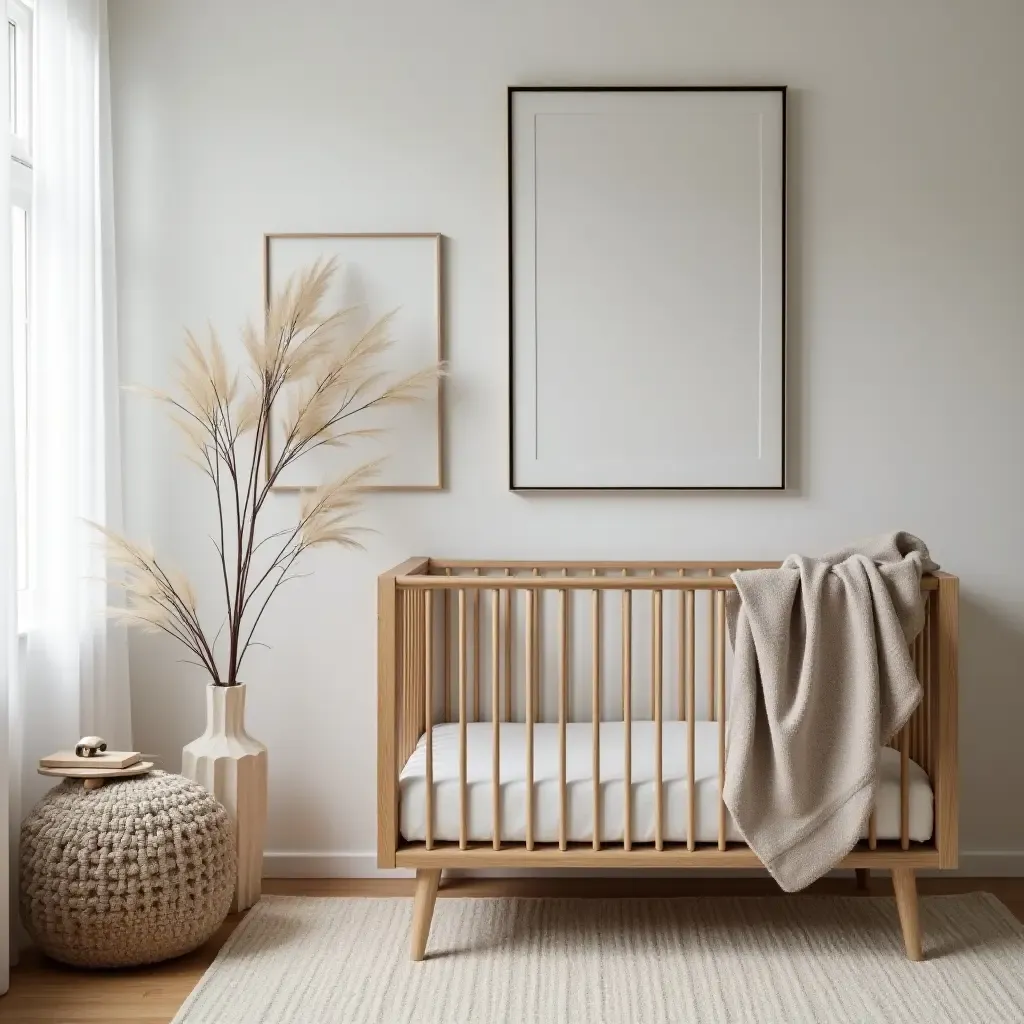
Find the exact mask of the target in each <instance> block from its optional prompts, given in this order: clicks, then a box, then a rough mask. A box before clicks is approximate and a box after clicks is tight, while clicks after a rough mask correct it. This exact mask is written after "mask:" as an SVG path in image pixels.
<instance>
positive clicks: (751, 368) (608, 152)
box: [508, 86, 786, 490]
mask: <svg viewBox="0 0 1024 1024" xmlns="http://www.w3.org/2000/svg"><path fill="white" fill-rule="evenodd" d="M508 145H509V149H508V159H509V169H508V170H509V261H510V263H509V268H510V270H509V276H510V289H511V297H510V366H509V377H510V421H511V422H510V453H509V455H510V458H509V464H510V472H509V478H510V486H511V488H512V489H513V490H534V489H536V490H549V489H554V490H563V489H564V490H574V489H583V490H602V489H630V490H633V489H640V490H643V489H659V490H660V489H691V488H692V489H782V488H784V487H785V482H786V481H785V454H786V452H785V449H786V439H785V287H786V284H785V259H786V256H785V247H786V238H785V211H786V206H785V187H786V164H785V160H786V90H785V87H783V86H778V87H758V88H746V87H743V88H740V87H736V88H732V87H728V88H704V87H663V88H652V89H647V88H632V87H630V88H621V89H612V88H596V87H595V88H590V87H570V88H540V87H512V88H510V89H509V94H508Z"/></svg>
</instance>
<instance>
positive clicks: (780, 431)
mask: <svg viewBox="0 0 1024 1024" xmlns="http://www.w3.org/2000/svg"><path fill="white" fill-rule="evenodd" d="M538 93H548V94H552V95H555V96H557V95H559V94H566V95H568V94H588V93H590V94H594V93H608V94H623V95H629V94H634V95H635V94H638V93H648V94H651V95H652V96H659V95H664V94H673V93H675V94H700V93H720V94H736V93H750V94H776V95H777V96H778V98H779V105H778V106H779V110H778V116H779V121H778V129H777V130H778V134H777V145H778V150H779V153H778V156H779V162H778V164H775V165H770V166H769V171H770V172H771V173H772V174H773V175H776V174H777V176H778V182H779V189H778V191H776V192H774V194H773V195H772V197H771V201H772V202H773V203H774V204H776V205H777V208H778V249H777V250H776V252H777V259H778V263H779V266H778V291H777V292H775V293H773V294H774V295H777V301H778V313H777V318H776V319H774V324H775V325H777V332H778V338H777V342H776V344H777V347H778V356H777V375H778V378H779V380H778V387H777V389H776V388H775V387H774V386H772V387H771V389H770V390H769V392H768V399H769V402H770V403H772V405H771V407H772V409H773V410H774V409H775V408H776V407H777V419H775V420H774V423H775V424H777V427H774V428H773V429H775V430H776V440H775V446H776V447H777V449H778V453H777V463H776V462H774V461H773V462H771V463H770V464H767V468H766V474H769V473H770V476H771V479H770V480H768V481H767V482H764V481H756V482H739V483H737V482H721V483H719V482H710V483H707V482H701V483H686V482H670V481H659V482H655V483H642V482H635V481H633V482H628V483H623V484H606V483H576V482H573V483H565V482H547V481H546V482H544V483H541V484H537V483H532V482H526V481H525V480H524V479H523V478H522V476H523V475H522V474H517V454H516V445H517V433H519V431H518V427H517V413H518V414H519V415H522V409H521V408H520V407H519V403H518V401H517V384H516V381H517V372H518V371H519V368H518V367H517V359H516V352H517V315H516V306H517V274H516V269H517V241H518V238H517V229H516V228H517V225H516V195H517V193H516V187H517V177H516V170H517V149H516V145H517V143H516V101H517V97H519V96H529V95H530V94H538ZM787 117H788V115H787V87H786V86H784V85H753V86H747V85H724V86H703V85H692V86H691V85H680V86H632V85H630V86H596V85H595V86H589V85H586V86H584V85H581V86H509V87H508V91H507V145H508V150H507V158H508V166H507V174H508V211H507V214H508V257H509V264H508V274H509V311H508V315H509V355H508V373H509V380H508V402H509V413H508V416H509V418H508V424H509V431H508V480H509V489H510V490H512V491H516V492H545V491H547V492H560V491H581V492H587V491H594V492H600V491H626V492H629V491H691V490H692V491H755V492H761V491H776V492H782V491H785V490H786V488H787V448H788V443H789V441H788V436H787V418H788V409H787V404H788V399H787V342H786V330H787V322H786V318H787V313H786V291H787V266H786V263H787V247H788V240H787V212H786V207H787V195H786V192H787ZM773 130H774V129H773ZM534 131H536V124H534ZM520 170H521V171H522V167H521V168H520ZM534 174H536V165H534ZM534 202H536V198H535V197H534ZM535 212H536V208H534V213H535ZM535 223H536V221H535ZM535 230H536V229H535ZM535 237H536V235H534V238H535ZM535 281H536V265H535V267H534V282H535ZM534 287H536V285H535V283H534ZM773 301H774V300H773ZM533 326H534V329H536V323H534V325H533ZM773 329H776V328H775V327H773ZM534 343H535V344H536V342H534ZM533 358H534V364H536V355H534V357H533ZM536 372H537V371H536V370H534V373H536ZM759 415H761V413H760V410H759ZM534 436H536V434H535V435H534Z"/></svg>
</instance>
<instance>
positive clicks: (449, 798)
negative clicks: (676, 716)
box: [399, 722, 933, 843]
mask: <svg viewBox="0 0 1024 1024" xmlns="http://www.w3.org/2000/svg"><path fill="white" fill-rule="evenodd" d="M663 729H664V740H663V743H662V750H663V768H662V784H663V800H664V802H663V814H664V822H663V827H664V838H665V840H666V841H667V842H686V840H687V826H688V818H689V814H688V807H687V804H688V786H687V767H686V761H687V757H686V750H687V725H686V723H685V722H665V723H664V724H663ZM491 730H492V726H491V724H490V723H489V722H480V723H471V724H468V725H467V726H466V748H467V753H466V759H467V768H466V803H467V814H466V817H467V825H468V831H469V839H470V840H471V841H477V842H483V841H488V842H489V841H490V840H491V839H492V826H493V817H492V813H493V812H492V787H491V762H492V758H491ZM694 733H695V742H694V760H695V777H694V784H695V785H694V788H695V807H694V832H695V842H699V843H711V842H717V840H718V724H717V723H716V722H695V723H694ZM432 735H433V748H434V800H433V803H434V839H435V840H439V841H445V840H458V838H459V727H458V725H457V724H446V725H438V726H435V727H434V728H433V730H432ZM592 735H593V728H592V725H591V723H589V722H573V723H570V724H569V725H567V727H566V828H567V836H568V840H569V841H570V842H591V841H592V839H593V826H594V790H593V781H592V771H591V765H592V752H591V751H592ZM624 739H625V729H624V726H623V723H622V722H602V723H601V728H600V741H601V759H600V777H601V793H600V798H601V836H600V838H601V841H602V842H606V843H618V842H621V841H622V838H623V825H624V819H623V792H624V788H625V787H624V785H623V768H624V750H623V742H624ZM533 742H534V839H535V840H536V841H537V842H538V843H553V842H557V841H558V823H559V778H558V765H559V758H558V726H557V725H556V724H554V723H538V724H537V725H535V726H534V741H533ZM630 760H631V765H632V768H631V786H630V792H631V796H632V813H631V815H630V817H631V821H630V834H631V837H632V840H633V842H637V843H645V842H653V841H654V814H655V810H654V789H655V787H654V723H653V722H634V723H633V724H632V757H631V759H630ZM499 767H500V773H499V778H500V789H499V802H500V810H501V839H502V840H503V841H505V842H524V841H525V839H526V781H525V779H526V726H525V725H524V724H523V723H521V722H506V723H502V724H501V726H500V766H499ZM909 774H910V787H909V793H910V796H909V810H910V838H911V839H912V840H914V841H915V842H925V841H927V840H929V839H930V838H931V835H932V814H933V811H932V790H931V785H930V783H929V780H928V776H927V775H926V774H925V772H924V771H923V770H922V769H921V768H920V767H919V766H918V765H917V764H915V763H914V762H913V761H911V762H910V772H909ZM400 786H401V791H400V807H399V818H400V828H401V833H402V836H403V837H404V838H405V839H406V840H407V841H410V842H415V841H422V840H423V839H424V838H425V822H426V742H425V737H423V736H421V737H420V740H419V743H418V744H417V746H416V749H415V750H414V751H413V753H412V755H411V756H410V758H409V760H408V762H407V763H406V765H405V767H404V768H403V769H402V774H401V781H400ZM876 809H877V819H876V822H877V836H878V838H879V839H898V838H899V835H900V756H899V754H898V753H897V752H896V751H895V750H891V749H889V748H888V747H887V748H885V749H883V750H882V760H881V781H880V786H879V793H878V801H877V805H876ZM726 838H727V839H729V840H730V841H734V842H741V841H742V840H741V838H740V835H739V833H738V832H737V831H736V826H735V824H734V823H733V820H732V816H731V815H729V814H728V811H727V812H726ZM865 838H866V836H865Z"/></svg>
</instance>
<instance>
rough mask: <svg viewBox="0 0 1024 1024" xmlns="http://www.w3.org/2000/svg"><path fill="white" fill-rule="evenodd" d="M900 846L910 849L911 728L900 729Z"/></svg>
mask: <svg viewBox="0 0 1024 1024" xmlns="http://www.w3.org/2000/svg"><path fill="white" fill-rule="evenodd" d="M900 847H901V848H902V849H904V850H909V849H910V730H909V728H908V727H907V726H903V728H902V729H900Z"/></svg>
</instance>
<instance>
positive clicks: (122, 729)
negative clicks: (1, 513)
mask: <svg viewBox="0 0 1024 1024" xmlns="http://www.w3.org/2000/svg"><path fill="white" fill-rule="evenodd" d="M106 15H107V5H106V0H44V2H42V3H39V4H37V5H36V23H35V32H36V79H35V85H36V92H35V117H34V126H35V137H34V142H33V163H34V171H33V178H34V182H35V188H34V196H33V217H34V227H33V233H32V237H33V243H34V254H33V264H32V266H33V271H34V275H33V288H32V293H33V301H32V307H31V314H30V324H31V342H30V346H31V349H32V356H31V371H30V372H31V375H32V378H33V392H32V400H31V402H30V413H29V428H28V439H29V465H30V467H31V475H32V481H33V482H32V486H31V492H32V501H31V508H30V522H31V529H30V537H29V542H30V556H29V565H30V570H29V573H30V588H31V590H32V611H31V616H30V620H29V626H28V638H27V657H26V663H25V685H24V690H23V693H24V711H23V716H22V717H23V751H24V753H23V758H24V760H23V768H24V771H25V777H24V780H23V787H22V793H23V797H24V798H25V799H26V800H28V799H30V798H32V797H34V796H36V795H37V794H38V793H39V792H40V791H42V790H44V789H46V788H47V786H48V784H47V782H46V781H45V780H41V779H38V777H37V776H36V775H35V772H34V767H35V763H36V760H37V759H38V758H39V757H40V756H42V755H43V754H45V753H46V752H47V751H48V750H53V749H57V748H59V747H67V746H68V745H69V744H72V743H74V742H75V741H76V740H77V739H78V737H79V736H80V735H82V734H83V733H98V734H99V735H101V736H103V737H105V738H106V739H107V741H108V742H109V743H110V744H111V746H112V747H114V748H115V749H116V748H120V749H125V748H126V747H128V746H129V745H130V741H131V736H130V722H131V718H130V708H129V692H128V672H127V647H126V641H125V637H124V633H123V630H122V629H121V627H115V626H114V625H113V624H112V623H111V622H110V621H109V620H108V619H107V617H106V615H105V614H104V608H105V606H106V604H107V596H108V595H107V587H106V585H105V584H104V582H103V576H104V575H105V558H104V553H103V550H102V547H101V546H100V545H99V544H97V542H96V537H95V536H94V535H93V534H92V533H91V531H90V530H89V529H88V528H87V526H86V525H85V523H84V522H83V520H93V521H95V522H98V523H103V524H105V525H107V526H110V527H111V528H113V529H115V530H119V529H120V526H121V523H120V520H121V474H120V444H119V431H118V407H119V401H118V381H117V338H116V322H115V295H114V273H113V252H114V248H113V247H114V235H113V215H112V208H111V198H112V197H111V193H112V184H111V159H110V156H111V154H110V103H109V79H108V61H107V16H106Z"/></svg>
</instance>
